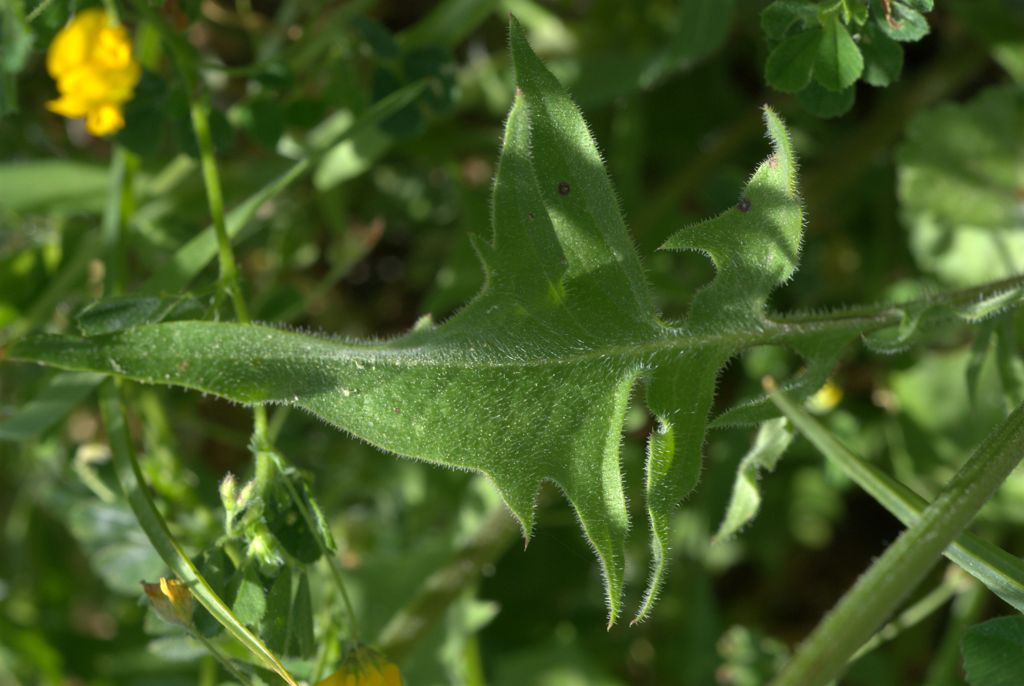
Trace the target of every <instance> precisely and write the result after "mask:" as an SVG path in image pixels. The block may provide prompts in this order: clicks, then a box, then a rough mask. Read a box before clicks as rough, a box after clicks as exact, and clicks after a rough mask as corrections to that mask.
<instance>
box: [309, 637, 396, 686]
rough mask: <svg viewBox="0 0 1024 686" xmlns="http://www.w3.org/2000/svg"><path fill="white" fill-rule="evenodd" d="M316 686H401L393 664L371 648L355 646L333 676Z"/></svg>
mask: <svg viewBox="0 0 1024 686" xmlns="http://www.w3.org/2000/svg"><path fill="white" fill-rule="evenodd" d="M316 686H402V675H401V673H400V672H399V671H398V667H397V666H396V665H395V663H393V662H390V661H389V660H388V659H387V658H386V657H384V656H383V655H381V654H380V653H378V652H377V651H376V650H373V649H372V648H368V647H366V646H362V645H360V646H356V648H355V649H353V650H350V651H349V652H348V655H346V656H345V661H344V662H343V663H342V664H341V669H339V670H338V671H337V672H335V673H334V674H332V675H330V676H329V677H327V678H326V679H324V680H323V681H321V682H320V683H318V684H317V685H316Z"/></svg>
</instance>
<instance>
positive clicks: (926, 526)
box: [770, 390, 1024, 686]
mask: <svg viewBox="0 0 1024 686" xmlns="http://www.w3.org/2000/svg"><path fill="white" fill-rule="evenodd" d="M770 395H771V398H772V401H773V402H775V404H776V405H777V406H778V407H779V408H780V409H782V410H783V411H784V412H785V408H787V407H792V406H793V405H794V403H793V401H792V400H789V399H788V398H786V397H785V396H784V395H783V394H782V393H779V392H778V391H776V390H772V391H771V393H770ZM787 416H788V415H787ZM794 423H795V422H794ZM1022 457H1024V405H1022V406H1020V407H1018V408H1017V409H1016V410H1014V411H1013V413H1012V414H1011V415H1010V416H1009V417H1008V418H1007V419H1006V420H1005V421H1004V422H1003V423H1001V424H1000V425H999V426H998V427H997V428H996V430H995V431H993V432H992V433H990V434H989V435H988V437H986V439H985V440H984V441H983V442H982V444H981V445H980V446H979V447H978V449H977V450H975V452H974V454H973V455H972V456H971V457H970V458H969V459H968V460H967V462H966V463H965V464H964V465H963V467H961V468H960V470H959V471H958V472H957V473H956V474H955V475H954V476H953V478H952V479H951V480H950V481H949V483H948V484H947V485H946V487H945V488H943V489H942V491H941V492H940V493H939V495H938V497H937V498H936V499H935V500H934V502H932V503H931V504H930V505H929V506H928V507H927V508H925V510H924V512H922V513H921V516H920V518H919V519H918V520H917V521H916V522H915V523H914V524H913V525H911V526H910V527H909V528H908V529H906V530H905V531H904V532H903V533H902V534H901V535H900V536H899V538H897V539H896V541H895V542H894V543H893V544H892V545H891V546H889V548H888V549H887V550H886V551H885V553H884V554H883V555H882V556H881V557H880V558H879V559H878V560H877V561H876V562H875V563H874V564H873V565H872V566H871V567H870V568H869V569H868V571H867V572H865V573H864V574H863V575H862V576H861V577H860V578H859V579H858V580H857V582H856V583H855V584H854V585H853V587H851V588H850V589H849V590H848V591H847V592H846V594H845V595H844V596H843V597H842V599H841V600H840V601H839V603H838V604H837V605H836V607H835V608H833V609H832V611H831V612H830V613H829V614H828V615H826V616H825V618H824V619H823V620H822V621H821V623H820V624H819V625H818V626H817V627H816V628H815V629H814V631H813V632H812V633H811V635H810V637H808V639H807V640H806V641H805V642H804V644H803V645H801V646H800V648H799V650H797V652H796V655H795V656H794V657H793V659H792V661H791V662H790V663H789V664H788V665H786V667H785V668H784V669H783V670H782V673H781V674H779V676H778V677H777V678H776V680H775V681H774V682H773V684H774V686H824V685H825V684H827V683H829V682H830V681H831V680H832V679H835V678H836V677H838V676H839V675H840V674H842V672H843V670H844V669H845V667H846V665H847V663H848V662H849V660H850V658H851V657H852V656H853V654H854V653H856V651H857V650H858V648H860V646H862V645H863V644H864V643H865V642H866V641H867V640H868V639H869V638H870V637H871V635H872V634H873V633H874V632H875V631H876V630H877V629H878V627H879V626H880V625H881V624H882V622H884V621H885V619H886V617H888V616H889V615H890V614H891V613H892V612H893V610H894V609H895V608H896V607H897V606H898V605H899V604H900V602H902V601H903V599H904V598H905V597H906V596H907V594H908V593H910V592H911V591H912V590H913V589H914V587H915V586H916V585H917V584H918V583H919V582H920V581H921V579H922V578H923V577H924V576H925V574H927V573H928V571H929V570H930V569H931V568H932V567H933V566H934V565H935V562H936V561H937V560H938V558H939V556H940V555H941V554H942V552H943V550H944V549H945V548H946V547H947V546H948V545H949V544H950V543H952V542H953V541H954V540H955V539H956V537H957V536H959V535H960V533H961V532H962V531H963V530H964V528H966V527H967V525H968V524H969V523H970V522H971V520H972V519H973V518H974V516H975V515H976V514H977V512H978V510H980V509H981V507H982V506H983V505H984V504H985V503H986V502H987V501H988V499H989V498H990V497H991V496H992V494H993V493H994V492H995V491H996V489H997V488H999V486H1000V485H1001V484H1002V483H1003V481H1004V480H1005V479H1006V477H1007V476H1008V475H1009V474H1010V472H1011V471H1013V469H1014V467H1016V466H1017V464H1018V463H1019V462H1020V460H1021V458H1022Z"/></svg>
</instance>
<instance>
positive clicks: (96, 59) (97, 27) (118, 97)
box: [46, 8, 142, 136]
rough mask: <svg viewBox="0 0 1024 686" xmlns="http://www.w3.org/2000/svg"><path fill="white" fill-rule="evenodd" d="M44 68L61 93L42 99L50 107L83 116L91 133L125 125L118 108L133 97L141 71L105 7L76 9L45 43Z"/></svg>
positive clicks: (99, 133)
mask: <svg viewBox="0 0 1024 686" xmlns="http://www.w3.org/2000/svg"><path fill="white" fill-rule="evenodd" d="M46 69H47V71H49V72H50V76H52V77H53V78H54V79H55V80H56V81H57V90H58V91H59V92H60V97H59V98H57V99H56V100H51V101H50V102H48V103H47V104H46V106H47V108H48V109H49V110H50V111H51V112H54V113H56V114H59V115H61V116H63V117H68V118H79V117H85V127H86V128H87V129H88V130H89V133H91V134H93V135H94V136H106V135H109V134H111V133H114V132H116V131H118V130H120V129H121V128H123V127H124V114H123V112H122V109H121V108H122V106H123V105H124V103H126V102H128V101H129V100H131V99H132V96H133V95H134V93H135V85H136V84H137V83H138V82H139V78H140V77H141V76H142V70H141V68H140V67H139V64H138V62H136V61H135V59H134V58H133V57H132V42H131V38H129V37H128V32H127V31H125V29H124V27H123V26H118V25H115V24H114V23H113V22H111V20H110V18H109V17H108V16H107V13H106V12H104V11H103V10H101V9H98V8H93V9H87V10H83V11H82V12H79V13H78V14H76V15H75V16H74V18H72V20H71V21H70V22H69V23H68V25H67V26H65V27H64V28H63V29H61V30H60V32H59V33H58V34H57V36H56V37H55V38H54V39H53V42H52V43H50V49H49V50H48V51H47V53H46Z"/></svg>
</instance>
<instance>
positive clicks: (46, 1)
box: [25, 0, 53, 24]
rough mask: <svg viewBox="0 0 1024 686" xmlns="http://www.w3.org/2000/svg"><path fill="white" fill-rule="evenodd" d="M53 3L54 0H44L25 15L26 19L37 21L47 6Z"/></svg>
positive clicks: (29, 21)
mask: <svg viewBox="0 0 1024 686" xmlns="http://www.w3.org/2000/svg"><path fill="white" fill-rule="evenodd" d="M52 4H53V0H43V1H42V2H40V3H39V4H38V5H36V6H35V7H33V8H32V11H31V12H29V13H28V15H26V16H25V21H26V22H28V23H29V24H31V23H32V22H33V21H35V20H36V19H37V18H38V17H39V15H40V14H42V13H43V12H45V11H46V8H47V7H49V6H50V5H52Z"/></svg>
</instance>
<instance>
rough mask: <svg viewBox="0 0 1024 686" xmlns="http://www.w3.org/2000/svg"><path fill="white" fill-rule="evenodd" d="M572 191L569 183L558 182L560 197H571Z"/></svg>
mask: <svg viewBox="0 0 1024 686" xmlns="http://www.w3.org/2000/svg"><path fill="white" fill-rule="evenodd" d="M571 190H572V188H570V187H569V182H568V181H559V182H558V194H559V195H569V191H571Z"/></svg>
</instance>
